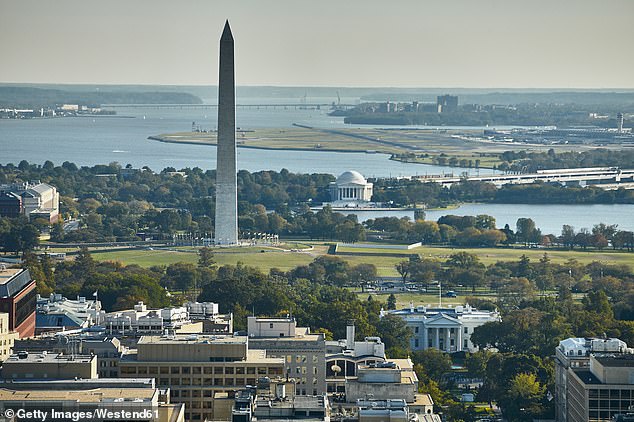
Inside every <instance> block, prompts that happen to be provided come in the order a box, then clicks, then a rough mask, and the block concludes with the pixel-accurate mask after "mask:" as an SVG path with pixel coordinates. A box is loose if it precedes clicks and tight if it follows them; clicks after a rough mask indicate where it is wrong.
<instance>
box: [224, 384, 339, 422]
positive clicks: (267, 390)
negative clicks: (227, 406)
mask: <svg viewBox="0 0 634 422" xmlns="http://www.w3.org/2000/svg"><path fill="white" fill-rule="evenodd" d="M260 381H261V382H259V383H258V386H257V388H255V387H253V388H248V389H245V390H241V391H238V392H237V393H236V395H235V401H234V405H233V408H232V411H231V420H232V421H233V422H251V421H258V420H263V421H274V420H275V421H280V420H296V419H300V420H302V421H312V422H328V421H330V403H329V401H328V399H327V398H326V396H325V395H323V394H322V395H316V396H297V395H294V394H293V392H292V388H293V386H292V385H289V383H288V382H287V381H284V380H283V379H275V380H260Z"/></svg>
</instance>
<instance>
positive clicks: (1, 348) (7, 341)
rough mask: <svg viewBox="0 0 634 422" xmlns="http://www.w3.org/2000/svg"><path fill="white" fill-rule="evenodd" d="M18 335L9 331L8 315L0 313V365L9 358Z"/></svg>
mask: <svg viewBox="0 0 634 422" xmlns="http://www.w3.org/2000/svg"><path fill="white" fill-rule="evenodd" d="M18 337H19V335H18V333H16V332H15V331H12V330H10V329H9V314H7V313H4V312H0V364H2V362H3V361H5V360H6V359H8V358H9V356H11V353H12V351H13V345H14V343H15V341H16V340H17V339H18Z"/></svg>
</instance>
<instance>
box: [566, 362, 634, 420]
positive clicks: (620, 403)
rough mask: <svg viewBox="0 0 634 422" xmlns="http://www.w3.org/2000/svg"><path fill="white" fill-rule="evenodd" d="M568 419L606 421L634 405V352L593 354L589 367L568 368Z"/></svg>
mask: <svg viewBox="0 0 634 422" xmlns="http://www.w3.org/2000/svg"><path fill="white" fill-rule="evenodd" d="M566 399H567V403H568V405H567V418H566V420H567V421H569V422H604V421H605V422H607V421H612V420H613V419H612V418H613V417H615V416H617V415H622V414H626V413H628V411H631V409H633V408H634V354H629V353H628V354H620V355H613V356H600V357H599V356H594V355H591V356H590V362H589V366H588V367H581V368H576V369H575V368H568V388H567V396H566Z"/></svg>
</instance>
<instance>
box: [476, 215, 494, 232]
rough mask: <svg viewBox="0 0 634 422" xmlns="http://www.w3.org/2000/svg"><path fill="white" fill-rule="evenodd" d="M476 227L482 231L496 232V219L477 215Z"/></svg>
mask: <svg viewBox="0 0 634 422" xmlns="http://www.w3.org/2000/svg"><path fill="white" fill-rule="evenodd" d="M475 226H476V228H477V229H480V230H494V229H495V217H492V216H490V215H486V214H480V215H477V216H476V223H475Z"/></svg>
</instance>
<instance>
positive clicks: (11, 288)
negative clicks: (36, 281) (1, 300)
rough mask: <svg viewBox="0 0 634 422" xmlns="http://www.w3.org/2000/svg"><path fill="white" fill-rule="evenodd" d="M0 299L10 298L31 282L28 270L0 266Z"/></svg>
mask: <svg viewBox="0 0 634 422" xmlns="http://www.w3.org/2000/svg"><path fill="white" fill-rule="evenodd" d="M0 268H2V269H0V297H11V296H14V295H15V294H16V293H19V292H20V291H21V290H22V289H23V288H24V286H27V285H28V284H29V283H30V282H31V274H30V273H29V270H26V269H22V268H3V266H0Z"/></svg>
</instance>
